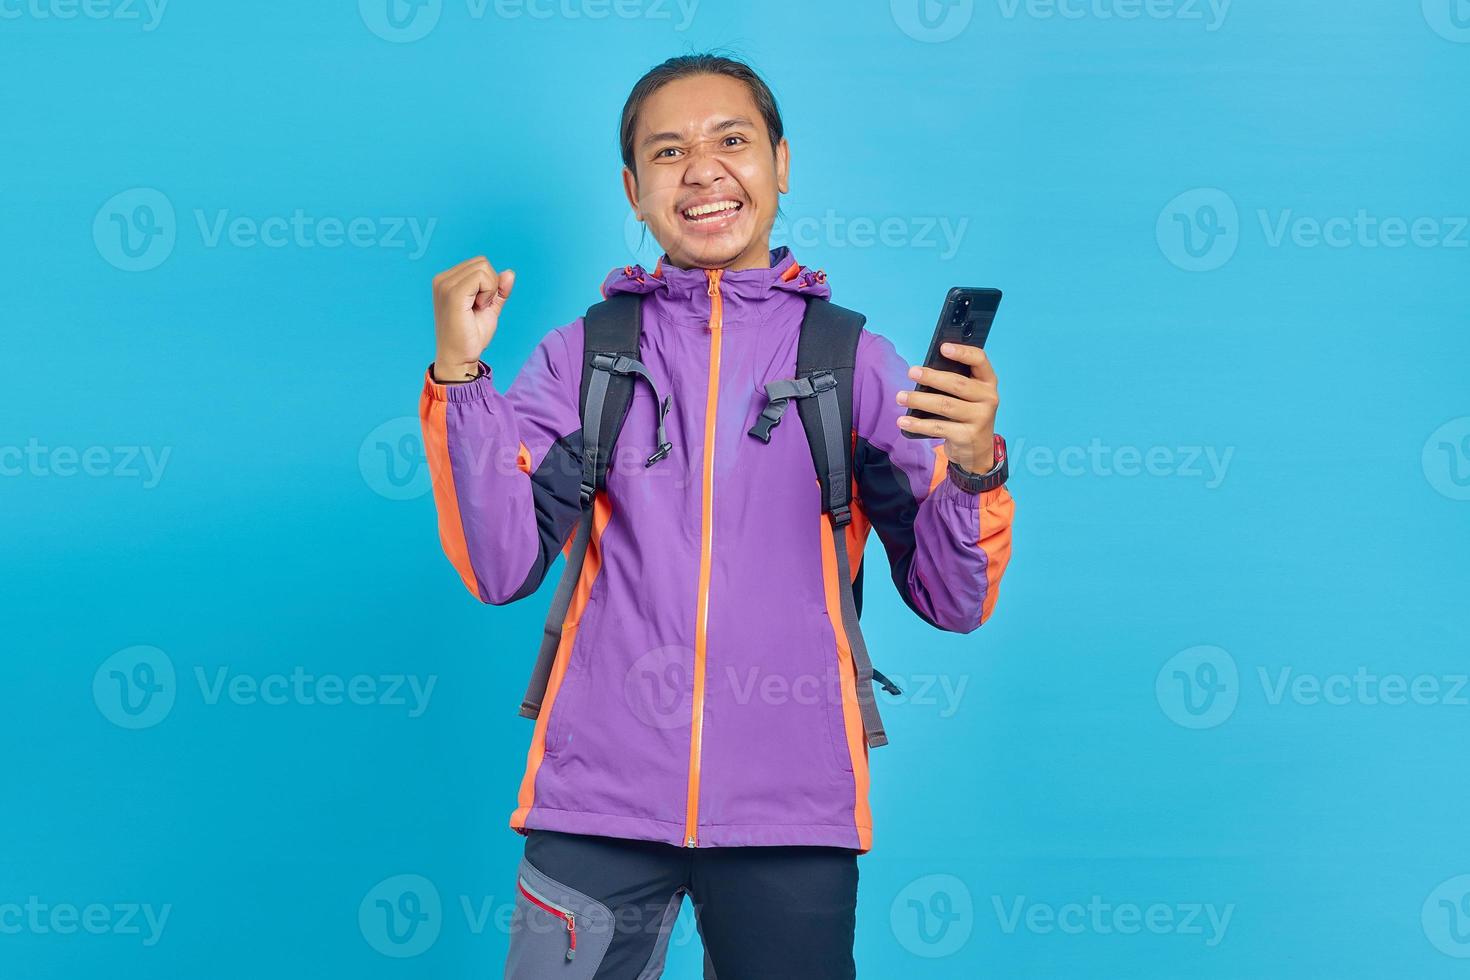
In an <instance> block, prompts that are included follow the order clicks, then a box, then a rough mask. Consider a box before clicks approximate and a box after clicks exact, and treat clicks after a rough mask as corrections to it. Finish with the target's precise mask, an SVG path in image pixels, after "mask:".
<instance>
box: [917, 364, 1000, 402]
mask: <svg viewBox="0 0 1470 980" xmlns="http://www.w3.org/2000/svg"><path fill="white" fill-rule="evenodd" d="M909 377H910V378H913V379H914V380H915V381H917V382H918V383H919V384H921V385H925V386H927V387H930V388H937V389H939V390H940V391H946V392H948V393H949V394H951V395H955V396H956V397H959V398H963V399H965V400H966V401H977V400H978V399H979V398H980V396H981V395H982V394H983V393H984V392H983V390H982V389H981V387H980V382H978V381H976V380H975V379H974V378H972V377H970V376H969V375H968V374H960V373H959V372H958V371H939V370H936V369H935V368H928V367H923V366H922V365H915V366H914V367H912V368H910V369H909Z"/></svg>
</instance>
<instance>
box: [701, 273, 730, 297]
mask: <svg viewBox="0 0 1470 980" xmlns="http://www.w3.org/2000/svg"><path fill="white" fill-rule="evenodd" d="M704 271H705V274H706V275H707V276H708V277H709V284H708V285H707V286H705V290H704V291H705V292H706V293H708V294H709V295H710V296H714V295H715V294H716V293H718V292H719V291H720V273H722V272H724V271H725V270H723V269H706V270H704Z"/></svg>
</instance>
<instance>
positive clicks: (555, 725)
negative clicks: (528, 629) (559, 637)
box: [546, 592, 598, 755]
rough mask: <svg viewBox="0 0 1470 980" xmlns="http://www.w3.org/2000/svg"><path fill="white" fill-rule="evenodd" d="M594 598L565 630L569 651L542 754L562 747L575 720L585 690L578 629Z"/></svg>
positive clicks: (588, 612)
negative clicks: (568, 633) (568, 638)
mask: <svg viewBox="0 0 1470 980" xmlns="http://www.w3.org/2000/svg"><path fill="white" fill-rule="evenodd" d="M597 601H598V595H597V593H596V592H594V593H593V595H592V597H591V598H590V599H589V600H588V601H587V608H586V609H584V610H583V611H582V616H581V618H580V619H579V620H578V621H577V622H576V623H575V624H573V625H572V626H569V627H568V631H569V632H571V634H572V637H571V644H572V648H571V651H570V652H569V653H568V655H567V669H566V673H564V674H562V678H561V686H559V687H558V688H557V689H556V698H555V699H554V700H553V701H552V702H551V709H550V710H551V717H550V718H548V719H547V721H546V754H547V755H556V753H557V752H558V751H560V750H561V748H562V746H563V745H565V744H566V740H567V730H568V728H569V727H571V724H572V722H574V721H575V720H576V717H577V713H578V710H579V708H578V705H579V702H580V701H581V692H582V691H583V690H584V689H585V688H586V686H587V683H586V681H587V678H586V676H584V675H585V674H586V669H585V665H584V664H583V663H582V660H583V658H584V657H585V656H586V651H585V650H582V649H580V647H581V646H582V636H583V630H582V627H583V626H584V625H585V624H586V623H587V618H588V615H589V614H590V613H591V612H592V611H593V607H594V606H595V605H596V604H597ZM587 635H589V636H595V635H597V633H596V625H595V624H594V625H593V630H592V632H591V633H589V634H587Z"/></svg>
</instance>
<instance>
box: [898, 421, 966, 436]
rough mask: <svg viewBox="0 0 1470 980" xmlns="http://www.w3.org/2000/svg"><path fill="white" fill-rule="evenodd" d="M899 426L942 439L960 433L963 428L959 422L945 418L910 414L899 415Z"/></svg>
mask: <svg viewBox="0 0 1470 980" xmlns="http://www.w3.org/2000/svg"><path fill="white" fill-rule="evenodd" d="M898 427H899V428H900V429H905V430H907V431H909V432H917V433H918V434H919V435H922V436H935V437H937V438H940V439H948V438H949V437H950V436H952V435H958V434H959V432H960V430H961V428H963V426H962V425H961V423H959V422H950V421H948V420H945V419H916V418H912V417H910V416H908V415H900V416H899V417H898Z"/></svg>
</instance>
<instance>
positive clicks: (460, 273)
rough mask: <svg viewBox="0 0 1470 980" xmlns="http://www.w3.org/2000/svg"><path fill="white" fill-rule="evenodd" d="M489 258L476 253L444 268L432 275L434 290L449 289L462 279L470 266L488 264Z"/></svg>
mask: <svg viewBox="0 0 1470 980" xmlns="http://www.w3.org/2000/svg"><path fill="white" fill-rule="evenodd" d="M489 264H490V260H489V259H487V258H485V256H483V255H477V256H475V257H474V258H472V259H465V260H464V261H463V262H461V263H459V264H458V265H455V266H451V267H450V268H448V269H445V270H444V271H443V272H441V273H439V274H438V275H437V276H435V277H434V288H435V289H436V290H440V289H449V288H450V287H451V286H453V284H454V283H456V282H458V281H459V280H460V279H462V278H463V277H464V275H465V273H466V272H467V271H468V270H469V269H470V268H471V267H472V266H478V265H489Z"/></svg>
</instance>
